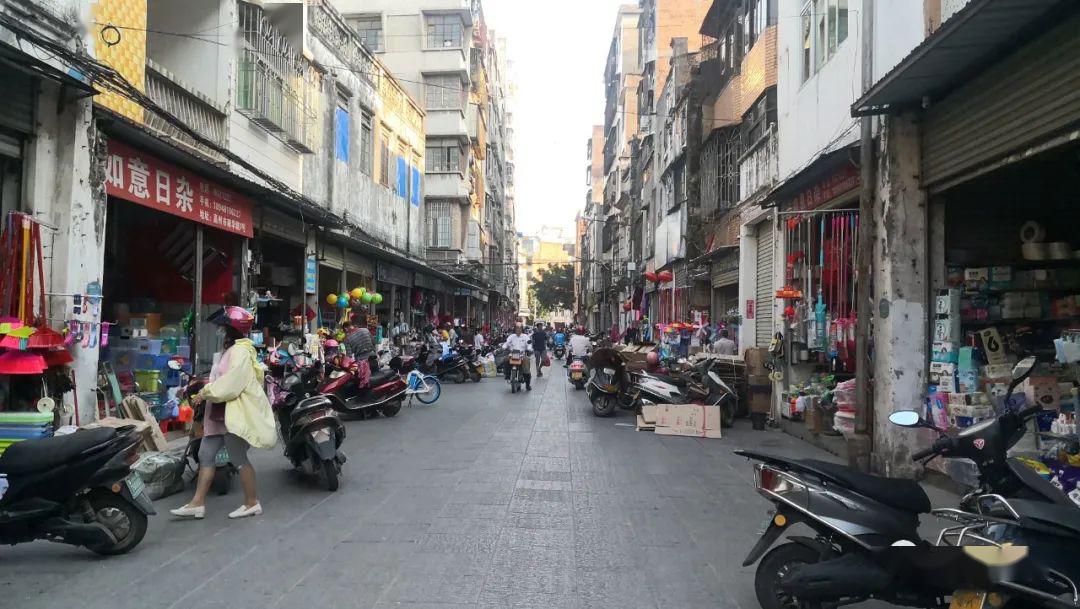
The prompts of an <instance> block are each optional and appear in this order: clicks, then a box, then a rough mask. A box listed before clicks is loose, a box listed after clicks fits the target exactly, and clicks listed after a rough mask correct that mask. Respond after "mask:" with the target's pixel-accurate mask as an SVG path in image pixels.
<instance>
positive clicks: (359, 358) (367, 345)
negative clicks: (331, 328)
mask: <svg viewBox="0 0 1080 609" xmlns="http://www.w3.org/2000/svg"><path fill="white" fill-rule="evenodd" d="M342 329H344V330H345V341H344V342H345V351H346V353H348V355H350V356H352V358H353V362H354V364H355V365H356V384H357V387H359V388H360V389H363V388H364V387H367V386H368V383H370V382H371V361H370V360H371V357H372V356H374V355H375V341H374V340H372V338H371V331H369V330H368V329H367V328H366V327H364V326H361V325H359V324H354V322H351V321H347V322H345V323H344V324H342Z"/></svg>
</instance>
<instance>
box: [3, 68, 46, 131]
mask: <svg viewBox="0 0 1080 609" xmlns="http://www.w3.org/2000/svg"><path fill="white" fill-rule="evenodd" d="M0 82H2V83H4V94H3V95H0V127H4V128H7V129H12V130H15V131H19V132H21V133H33V131H34V98H35V95H34V93H35V91H37V86H38V83H37V79H36V78H34V77H33V76H30V75H29V74H25V73H23V72H20V71H18V70H15V69H12V68H9V67H7V66H4V65H0Z"/></svg>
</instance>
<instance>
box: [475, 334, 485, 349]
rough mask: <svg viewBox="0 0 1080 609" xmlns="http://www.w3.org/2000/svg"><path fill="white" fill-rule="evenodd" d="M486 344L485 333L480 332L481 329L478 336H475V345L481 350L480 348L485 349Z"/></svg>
mask: <svg viewBox="0 0 1080 609" xmlns="http://www.w3.org/2000/svg"><path fill="white" fill-rule="evenodd" d="M486 344H487V341H485V340H484V335H483V334H481V333H480V330H477V331H476V336H474V337H473V346H474V347H476V350H477V351H479V350H480V349H483V348H484V345H486Z"/></svg>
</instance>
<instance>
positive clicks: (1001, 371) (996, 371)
mask: <svg viewBox="0 0 1080 609" xmlns="http://www.w3.org/2000/svg"><path fill="white" fill-rule="evenodd" d="M1012 369H1013V366H1012V364H987V365H985V366H983V367H982V375H983V376H984V377H986V378H987V379H990V380H1003V381H1006V382H1008V381H1009V380H1011V379H1012Z"/></svg>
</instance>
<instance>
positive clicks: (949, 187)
mask: <svg viewBox="0 0 1080 609" xmlns="http://www.w3.org/2000/svg"><path fill="white" fill-rule="evenodd" d="M999 4H1000V3H988V2H981V3H971V4H969V5H968V6H967V7H965V8H964V9H962V10H961V11H960V12H958V13H957V14H956V15H954V16H953V17H952V18H951V19H950V21H949V22H947V24H946V25H949V26H951V27H945V26H943V27H942V28H941V29H940V30H939V31H938V32H936V33H935V34H933V35H932V36H930V37H929V38H928V39H927V40H926V41H925V42H924V43H923V44H922V45H921V46H920V49H919V53H917V54H914V53H913V54H912V55H910V56H908V57H907V58H905V59H904V60H902V61H901V62H900V64H899V65H897V67H896V68H894V69H893V70H892V71H890V72H889V74H887V75H886V77H885V78H883V79H882V80H881V81H879V82H878V83H876V84H875V85H874V86H873V87H871V88H870V90H869V91H868V92H867V94H866V95H865V96H864V97H863V98H862V99H860V100H858V101H857V102H856V103H855V104H854V105H853V107H852V112H853V114H856V115H860V114H861V115H874V114H887V115H889V116H888V117H887V118H886V119H885V120H884V121H883V124H884V129H885V136H883V138H882V146H881V148H882V153H881V154H882V155H884V156H885V157H886V160H887V161H888V163H887V164H886V163H882V166H887V167H890V168H895V170H893V171H890V172H889V173H887V174H886V175H882V176H879V178H878V183H879V193H880V194H879V197H880V198H881V200H880V201H879V202H878V208H879V215H880V217H881V222H882V224H883V225H884V226H887V227H889V230H890V231H897V230H899V231H901V232H902V234H910V233H913V232H916V231H917V232H922V233H923V234H926V235H927V236H928V237H927V239H928V244H927V245H925V246H923V245H922V244H918V245H919V246H918V247H909V245H908V244H907V242H905V241H903V240H900V241H899V242H896V243H895V244H894V243H893V242H890V241H888V240H886V239H884V238H882V236H881V235H879V239H878V241H879V242H880V243H881V245H880V246H879V247H880V249H882V250H883V251H882V253H881V254H880V255H879V256H878V257H877V258H876V262H877V263H878V264H880V265H881V267H882V268H881V269H880V270H877V271H876V272H875V287H876V288H877V289H878V291H879V295H878V297H877V298H880V300H881V302H882V303H883V305H882V308H881V312H879V314H878V319H875V322H874V326H875V329H874V331H875V344H877V345H880V344H882V343H883V342H884V341H887V342H888V344H889V345H890V346H892V345H902V346H904V347H906V348H905V349H903V350H900V349H895V348H891V349H889V350H888V351H887V352H883V351H882V350H881V349H880V348H878V349H876V350H875V352H876V356H875V370H876V375H875V402H876V404H875V419H874V427H875V437H874V443H875V452H876V453H878V454H879V455H880V456H881V459H882V460H887V461H890V462H892V463H893V464H901V463H903V462H904V461H907V460H908V458H909V454H910V452H911V451H914V450H918V449H920V448H923V447H924V446H925V445H926V444H928V443H929V441H930V440H931V439H932V438H931V437H930V436H929V434H926V435H924V436H918V437H916V438H914V439H915V440H916V441H915V442H914V445H913V443H912V442H910V440H912V439H913V438H912V436H911V435H910V433H909V434H907V435H906V439H907V440H908V441H905V438H902V437H899V436H898V434H896V433H895V432H894V431H893V430H892V429H890V428H889V426H888V423H887V418H888V414H889V413H891V412H892V411H893V410H896V409H899V408H911V407H913V405H915V407H917V408H918V409H919V410H920V412H921V413H922V414H924V416H925V417H926V418H927V419H928V420H930V421H932V422H933V423H934V424H935V425H938V426H940V427H942V428H945V427H948V428H958V429H962V428H965V427H968V426H970V425H973V424H975V423H977V422H979V421H980V420H984V419H986V418H989V417H993V416H995V414H996V413H998V412H1001V411H1003V410H1004V409H1022V408H1026V407H1028V406H1033V405H1040V406H1041V407H1042V408H1041V410H1040V411H1039V412H1038V414H1037V416H1036V418H1035V419H1034V420H1033V421H1032V423H1031V427H1030V428H1029V433H1027V434H1026V435H1025V437H1024V439H1023V440H1022V441H1021V442H1020V444H1018V445H1017V446H1016V447H1015V448H1014V449H1013V451H1012V454H1013V456H1019V457H1022V458H1026V459H1028V461H1027V462H1028V463H1029V464H1030V465H1031V466H1032V467H1034V468H1035V469H1036V470H1037V471H1039V473H1041V474H1042V475H1043V476H1045V477H1046V478H1049V479H1052V480H1053V481H1055V482H1057V483H1059V486H1060V487H1061V488H1062V489H1063V490H1064V491H1065V492H1066V493H1071V496H1076V494H1077V490H1076V486H1075V480H1076V479H1077V477H1076V474H1077V473H1078V472H1080V470H1078V469H1077V468H1075V467H1074V465H1073V464H1075V463H1080V459H1078V458H1077V455H1076V454H1074V452H1075V451H1074V448H1075V446H1076V426H1075V418H1074V417H1075V413H1076V412H1077V404H1076V402H1077V389H1076V388H1077V387H1078V386H1080V383H1078V382H1080V368H1078V367H1080V350H1078V348H1077V346H1078V345H1080V341H1078V340H1077V336H1078V334H1080V236H1078V235H1077V231H1076V230H1075V228H1074V227H1076V226H1078V221H1080V210H1078V208H1077V206H1076V204H1075V200H1076V193H1077V191H1078V189H1080V181H1078V178H1077V176H1078V175H1080V174H1078V172H1077V170H1076V158H1077V155H1078V154H1080V103H1078V101H1077V96H1076V95H1077V91H1080V37H1077V36H1076V32H1077V29H1078V28H1080V7H1077V6H1076V5H1075V3H1067V2H1057V3H1055V2H1048V3H1021V4H1020V5H1014V6H1012V7H1002V6H999ZM1002 23H1007V24H1008V27H1001V24H1002ZM961 39H963V40H968V41H972V40H977V41H978V43H977V44H974V45H967V47H966V50H965V56H964V58H963V60H962V61H948V62H943V61H942V59H943V58H944V57H950V58H953V57H954V56H953V55H952V53H953V52H954V50H955V49H956V48H957V41H959V40H961ZM943 65H944V66H948V68H947V69H945V70H941V69H939V67H940V66H943ZM932 66H936V67H932ZM884 288H888V289H889V290H890V291H891V292H893V294H892V295H886V294H883V293H881V290H882V289H884ZM901 290H902V291H904V292H906V293H909V294H920V295H922V294H925V295H926V296H923V297H922V298H920V299H918V304H919V312H920V313H921V311H925V314H919V315H915V314H913V313H914V312H915V311H916V310H915V309H914V308H913V307H912V306H911V304H910V303H905V302H902V301H901V296H900V295H898V294H897V292H900V291H901ZM885 305H888V306H887V307H886V306H885ZM901 306H902V307H904V310H905V311H907V312H908V313H909V314H907V315H896V314H895V311H896V310H898V309H900V308H901ZM890 310H891V311H892V312H890ZM881 313H886V314H888V315H887V316H883V315H882V314H881ZM909 320H910V321H909ZM1029 355H1035V356H1036V357H1037V358H1038V360H1039V364H1038V365H1037V367H1036V368H1035V370H1034V372H1033V373H1032V375H1031V377H1030V378H1029V379H1028V380H1027V381H1026V382H1025V383H1024V384H1023V385H1022V386H1021V387H1019V388H1018V389H1017V392H1016V393H1015V394H1014V395H1013V398H1012V400H1011V401H1010V402H1009V403H1005V402H1004V393H1005V388H1006V387H1007V384H1008V382H1009V379H1010V378H1011V370H1012V368H1013V365H1014V363H1015V362H1017V361H1018V360H1019V359H1021V358H1023V357H1026V356H1029ZM899 358H906V359H907V360H908V361H910V362H911V363H912V364H914V363H916V362H918V363H920V364H922V366H920V368H921V370H918V371H917V373H912V374H907V375H904V376H897V377H894V378H890V377H889V376H888V375H887V373H888V371H889V370H890V369H897V368H901V367H904V366H903V363H904V361H903V360H901V359H899ZM927 361H929V364H928V365H927V364H926V363H925V362H927ZM911 368H914V366H912V367H911ZM924 395H925V396H928V397H927V398H926V399H925V401H923V400H921V399H920V398H921V397H922V396H924ZM919 402H923V405H922V406H919V405H918V404H919ZM930 466H931V467H938V468H939V469H942V470H944V471H945V472H946V473H947V474H949V475H950V476H952V477H953V478H955V479H957V480H959V481H961V482H963V483H968V484H971V483H973V482H974V481H975V480H974V474H975V472H974V468H973V467H972V464H971V463H970V462H966V461H962V460H956V459H939V460H935V461H933V462H931V464H930Z"/></svg>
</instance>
